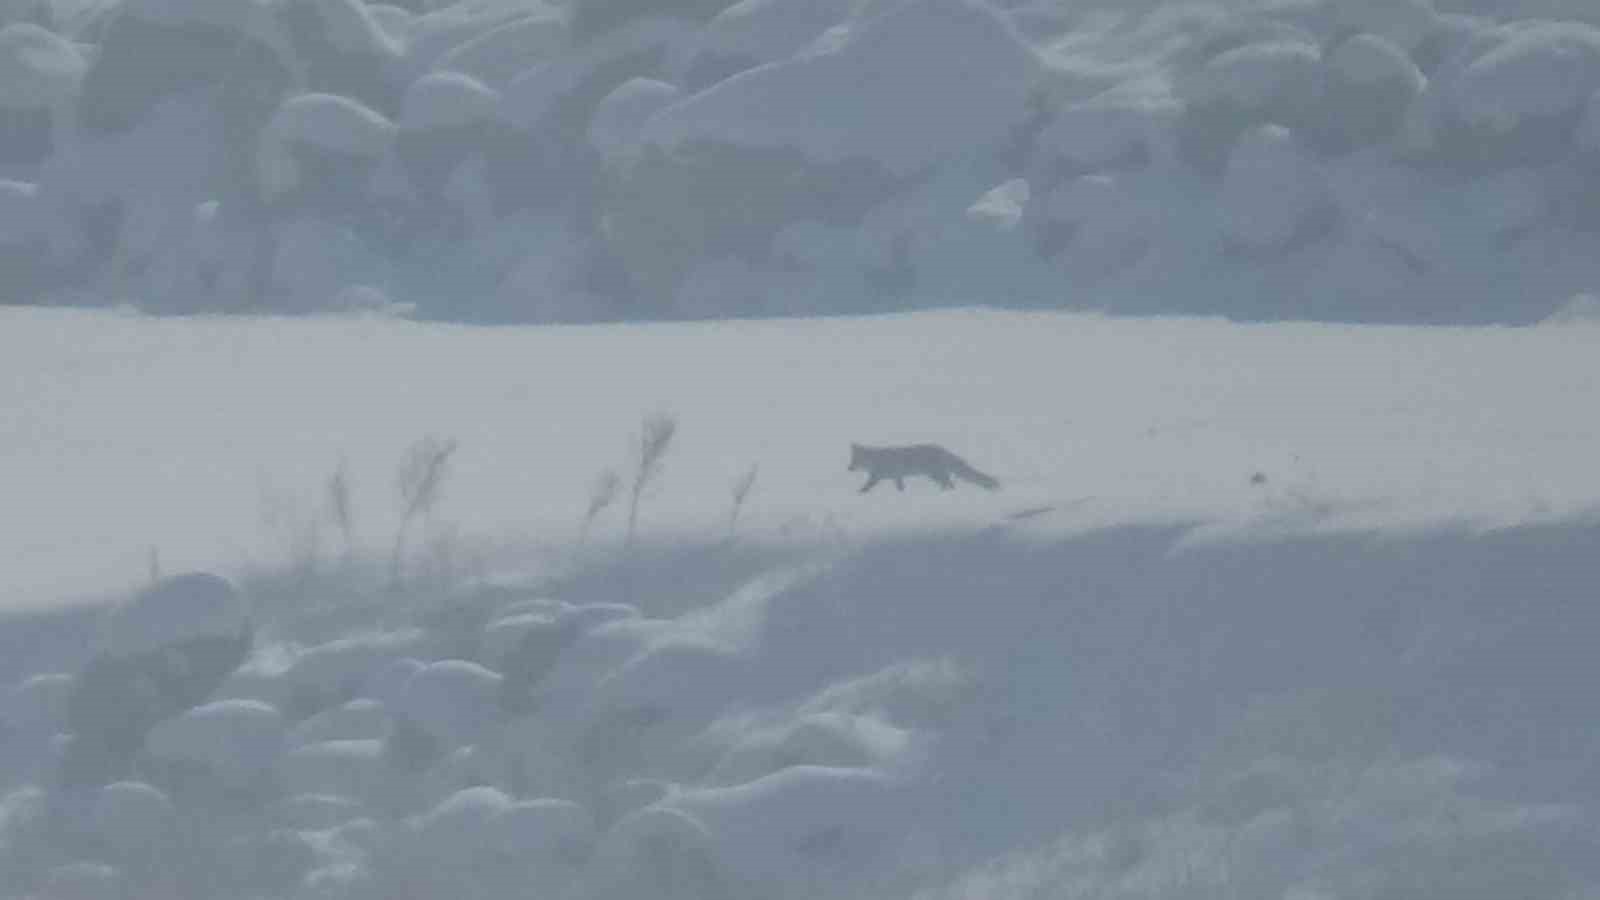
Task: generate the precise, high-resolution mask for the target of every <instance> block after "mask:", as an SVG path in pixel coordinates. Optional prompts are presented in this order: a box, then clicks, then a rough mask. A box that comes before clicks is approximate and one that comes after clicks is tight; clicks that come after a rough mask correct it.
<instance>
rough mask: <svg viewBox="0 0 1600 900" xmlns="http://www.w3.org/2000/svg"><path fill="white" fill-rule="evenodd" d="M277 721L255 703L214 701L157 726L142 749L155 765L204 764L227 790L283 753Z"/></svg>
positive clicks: (280, 718)
mask: <svg viewBox="0 0 1600 900" xmlns="http://www.w3.org/2000/svg"><path fill="white" fill-rule="evenodd" d="M283 733H284V721H283V716H282V715H280V714H279V713H278V711H277V710H276V709H274V708H272V707H271V706H269V705H267V704H265V703H262V702H260V701H258V700H220V701H217V702H215V703H208V704H206V705H204V706H197V707H195V708H194V709H191V710H189V711H188V712H185V713H183V714H181V715H179V716H176V717H174V718H171V719H168V720H166V721H164V722H161V723H159V724H157V725H156V726H155V727H154V728H152V729H151V730H150V734H149V736H148V737H147V738H146V739H145V749H146V750H148V751H149V752H150V754H151V755H153V756H156V757H158V758H160V759H166V760H173V761H180V760H181V761H185V762H193V763H201V764H204V765H206V766H208V767H210V769H211V770H212V771H213V772H214V773H216V774H217V775H218V776H220V777H222V778H223V779H225V780H226V781H228V782H229V783H231V784H244V783H247V782H249V781H250V780H252V779H254V778H255V777H256V776H258V775H260V774H261V773H263V772H266V771H268V770H269V769H270V768H271V767H272V766H273V764H274V763H275V762H276V760H277V758H278V753H279V751H280V750H281V749H282V747H283Z"/></svg>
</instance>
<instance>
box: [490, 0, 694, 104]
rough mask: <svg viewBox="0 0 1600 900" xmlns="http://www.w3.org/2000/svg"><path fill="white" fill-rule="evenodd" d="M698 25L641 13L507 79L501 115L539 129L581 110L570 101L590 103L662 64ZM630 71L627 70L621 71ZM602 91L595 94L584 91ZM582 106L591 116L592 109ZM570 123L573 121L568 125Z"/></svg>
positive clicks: (688, 37)
mask: <svg viewBox="0 0 1600 900" xmlns="http://www.w3.org/2000/svg"><path fill="white" fill-rule="evenodd" d="M693 33H694V32H693V31H692V30H691V29H690V28H689V27H688V26H687V25H686V24H685V23H684V22H682V21H681V20H678V19H655V18H650V19H641V20H638V21H634V22H630V23H628V24H627V25H624V26H622V27H621V28H618V29H617V30H616V31H613V32H610V33H608V34H606V35H605V36H603V37H600V38H597V39H596V40H594V41H591V42H589V43H587V44H584V45H582V46H581V47H580V48H578V49H575V50H573V51H572V52H569V53H564V54H562V55H560V56H558V57H556V58H554V59H552V60H550V61H549V62H546V63H544V64H542V65H537V66H534V67H533V68H531V69H528V70H526V71H524V72H522V73H521V74H519V75H518V76H517V77H516V78H514V79H512V80H511V82H510V83H509V84H507V85H506V88H505V90H504V91H503V92H502V100H501V104H500V120H501V121H502V122H504V123H505V124H506V125H508V126H510V127H511V128H513V129H515V130H517V131H525V132H526V131H533V130H535V129H536V128H538V127H539V126H541V125H545V124H548V123H549V122H550V117H551V116H557V117H560V116H561V115H564V114H572V115H575V114H577V112H579V111H576V110H568V109H566V105H567V104H569V103H577V102H579V101H581V100H583V99H588V101H589V102H590V103H592V102H595V101H598V100H599V99H600V97H602V96H604V94H605V93H607V92H609V90H610V89H611V88H612V87H613V86H614V85H615V84H617V83H620V82H622V81H625V80H627V79H628V78H629V77H633V76H635V75H640V74H646V73H645V72H644V71H628V70H630V69H639V70H649V71H654V70H657V69H659V61H660V60H661V59H664V58H666V57H668V56H670V55H671V54H672V53H673V52H674V51H675V48H677V47H678V46H680V45H682V44H683V43H684V42H685V41H687V40H689V39H690V38H691V36H692V35H693ZM622 72H626V73H627V74H621V75H620V77H618V75H619V73H622ZM589 91H597V92H596V93H594V95H593V96H592V97H589V98H584V97H583V94H584V93H586V92H589ZM581 112H582V113H583V115H584V116H585V117H586V116H587V114H588V113H589V110H588V109H582V110H581ZM568 127H570V126H568Z"/></svg>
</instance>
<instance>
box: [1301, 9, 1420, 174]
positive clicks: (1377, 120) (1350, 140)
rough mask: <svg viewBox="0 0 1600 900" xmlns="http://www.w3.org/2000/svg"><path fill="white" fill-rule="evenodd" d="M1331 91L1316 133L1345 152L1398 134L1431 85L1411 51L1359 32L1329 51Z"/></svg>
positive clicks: (1329, 86) (1333, 146) (1336, 148)
mask: <svg viewBox="0 0 1600 900" xmlns="http://www.w3.org/2000/svg"><path fill="white" fill-rule="evenodd" d="M1328 70H1329V75H1328V80H1327V95H1326V98H1325V99H1324V102H1323V106H1322V108H1321V109H1320V110H1319V115H1320V116H1321V127H1320V128H1318V129H1316V134H1315V137H1316V138H1317V139H1318V140H1319V142H1320V143H1321V144H1322V145H1323V146H1326V147H1328V148H1329V149H1334V150H1339V151H1344V150H1349V149H1353V148H1355V147H1358V146H1361V145H1363V144H1367V143H1371V142H1373V141H1378V140H1383V139H1385V138H1388V137H1390V136H1391V135H1393V134H1394V133H1395V132H1396V131H1397V130H1398V129H1399V128H1400V125H1401V123H1402V122H1403V121H1404V120H1405V116H1406V112H1407V110H1409V109H1411V107H1412V104H1414V103H1415V102H1416V101H1417V98H1418V97H1420V96H1421V95H1422V92H1423V90H1424V89H1425V88H1426V87H1427V78H1426V77H1424V76H1423V74H1422V71H1421V70H1420V69H1418V68H1417V66H1416V64H1415V63H1414V62H1412V61H1411V59H1410V58H1409V57H1407V56H1406V54H1405V51H1403V50H1401V49H1400V48H1399V47H1397V46H1395V45H1394V44H1392V43H1390V42H1389V41H1388V40H1386V39H1384V38H1382V37H1378V36H1376V35H1371V34H1358V35H1355V36H1354V37H1351V38H1349V39H1348V40H1345V41H1342V42H1341V43H1339V44H1338V45H1337V46H1336V47H1334V48H1333V49H1332V51H1330V52H1329V54H1328Z"/></svg>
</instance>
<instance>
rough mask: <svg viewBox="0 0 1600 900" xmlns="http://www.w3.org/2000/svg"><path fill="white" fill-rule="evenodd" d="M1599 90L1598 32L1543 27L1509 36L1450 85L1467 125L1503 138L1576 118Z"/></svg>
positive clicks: (1562, 25)
mask: <svg viewBox="0 0 1600 900" xmlns="http://www.w3.org/2000/svg"><path fill="white" fill-rule="evenodd" d="M1596 87H1600V29H1596V28H1594V27H1591V26H1587V25H1577V24H1572V23H1543V24H1538V25H1530V26H1527V27H1523V28H1518V29H1514V30H1512V31H1511V32H1510V33H1509V35H1508V36H1506V37H1505V39H1504V40H1503V41H1502V42H1501V43H1500V44H1499V46H1497V47H1495V48H1493V49H1491V50H1489V51H1488V52H1486V53H1484V54H1483V55H1482V56H1479V57H1478V58H1476V59H1474V60H1473V61H1472V63H1471V64H1469V65H1468V66H1467V67H1466V69H1465V70H1464V71H1462V72H1461V74H1460V75H1459V76H1458V77H1457V79H1456V80H1455V82H1454V83H1453V84H1452V85H1451V96H1452V98H1453V100H1454V108H1455V110H1456V112H1457V114H1458V115H1460V117H1461V119H1462V120H1463V121H1464V122H1466V123H1467V124H1468V125H1471V126H1474V127H1476V128H1479V129H1481V130H1483V131H1485V132H1488V133H1490V134H1506V133H1508V132H1510V131H1512V130H1514V129H1516V128H1517V127H1518V126H1519V125H1521V124H1522V123H1524V122H1525V121H1526V120H1529V119H1542V118H1553V117H1557V116H1562V115H1567V114H1571V113H1575V112H1576V111H1577V110H1579V109H1580V107H1581V106H1582V104H1584V103H1585V102H1587V101H1588V99H1589V97H1590V96H1591V95H1592V94H1593V93H1594V91H1595V89H1596Z"/></svg>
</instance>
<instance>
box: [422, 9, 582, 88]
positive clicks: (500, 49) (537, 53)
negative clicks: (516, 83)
mask: <svg viewBox="0 0 1600 900" xmlns="http://www.w3.org/2000/svg"><path fill="white" fill-rule="evenodd" d="M566 46H567V25H566V22H565V20H563V19H562V18H561V17H560V16H557V15H542V16H528V17H526V18H522V19H518V20H517V21H515V22H508V23H506V24H504V25H501V26H499V27H497V28H493V29H490V30H489V31H486V32H484V33H483V34H480V35H477V36H475V37H473V38H471V39H469V40H467V41H465V42H463V43H461V44H458V45H457V46H455V47H453V48H451V49H450V50H449V51H448V52H446V53H445V54H444V55H443V56H441V57H440V58H439V61H438V62H437V63H435V65H434V68H435V69H436V70H438V71H449V72H461V73H464V74H466V75H470V76H472V77H473V78H476V79H478V80H479V81H482V82H484V83H485V84H490V85H504V84H506V83H508V82H510V81H511V79H513V78H515V77H516V76H517V75H518V74H519V73H522V72H525V71H527V70H529V69H531V68H533V67H534V66H537V65H539V64H541V63H544V62H548V61H549V60H551V59H553V58H554V57H555V56H556V54H557V53H559V52H560V51H562V50H563V49H565V48H566Z"/></svg>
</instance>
